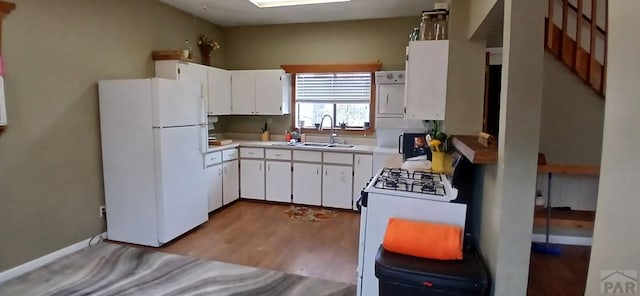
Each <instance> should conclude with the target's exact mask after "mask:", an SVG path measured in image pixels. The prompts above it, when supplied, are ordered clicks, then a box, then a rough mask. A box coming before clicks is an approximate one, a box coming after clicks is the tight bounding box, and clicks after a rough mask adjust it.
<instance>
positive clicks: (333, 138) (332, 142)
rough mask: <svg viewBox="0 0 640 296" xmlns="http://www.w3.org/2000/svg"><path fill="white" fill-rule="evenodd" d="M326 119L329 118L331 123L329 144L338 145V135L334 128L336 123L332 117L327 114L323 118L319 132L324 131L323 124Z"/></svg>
mask: <svg viewBox="0 0 640 296" xmlns="http://www.w3.org/2000/svg"><path fill="white" fill-rule="evenodd" d="M325 117H329V123H330V124H331V136H330V137H329V144H335V143H336V137H337V136H338V135H336V133H335V131H334V129H333V127H334V126H335V122H334V121H333V117H331V115H329V114H326V115H325V116H322V119H321V120H320V126H319V127H318V131H320V132H321V131H322V123H323V122H324V118H325Z"/></svg>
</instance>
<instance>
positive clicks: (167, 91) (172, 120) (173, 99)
mask: <svg viewBox="0 0 640 296" xmlns="http://www.w3.org/2000/svg"><path fill="white" fill-rule="evenodd" d="M150 81H151V84H152V100H153V101H152V103H151V104H152V106H153V110H154V112H153V126H154V127H173V126H187V125H198V124H204V123H205V122H206V121H205V115H206V114H205V109H204V101H203V99H202V96H201V95H200V87H199V86H198V84H197V83H195V82H189V81H179V80H168V79H160V78H158V79H151V80H150Z"/></svg>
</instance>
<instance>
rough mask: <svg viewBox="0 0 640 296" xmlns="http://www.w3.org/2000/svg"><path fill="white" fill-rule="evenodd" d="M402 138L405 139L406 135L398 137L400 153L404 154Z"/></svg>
mask: <svg viewBox="0 0 640 296" xmlns="http://www.w3.org/2000/svg"><path fill="white" fill-rule="evenodd" d="M402 138H404V135H399V136H398V153H399V154H402V153H403V151H402Z"/></svg>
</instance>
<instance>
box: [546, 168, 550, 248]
mask: <svg viewBox="0 0 640 296" xmlns="http://www.w3.org/2000/svg"><path fill="white" fill-rule="evenodd" d="M549 223H551V172H549V178H548V182H547V231H546V237H545V242H546V247H547V248H548V247H549V229H550V227H549Z"/></svg>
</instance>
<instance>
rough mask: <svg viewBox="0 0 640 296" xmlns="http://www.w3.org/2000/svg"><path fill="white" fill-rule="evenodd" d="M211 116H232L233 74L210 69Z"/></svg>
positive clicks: (208, 76) (208, 77)
mask: <svg viewBox="0 0 640 296" xmlns="http://www.w3.org/2000/svg"><path fill="white" fill-rule="evenodd" d="M207 74H208V75H207V79H208V82H209V83H208V85H209V88H208V91H209V109H208V111H209V115H228V114H231V72H229V71H227V70H223V69H218V68H209V69H208V73H207Z"/></svg>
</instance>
